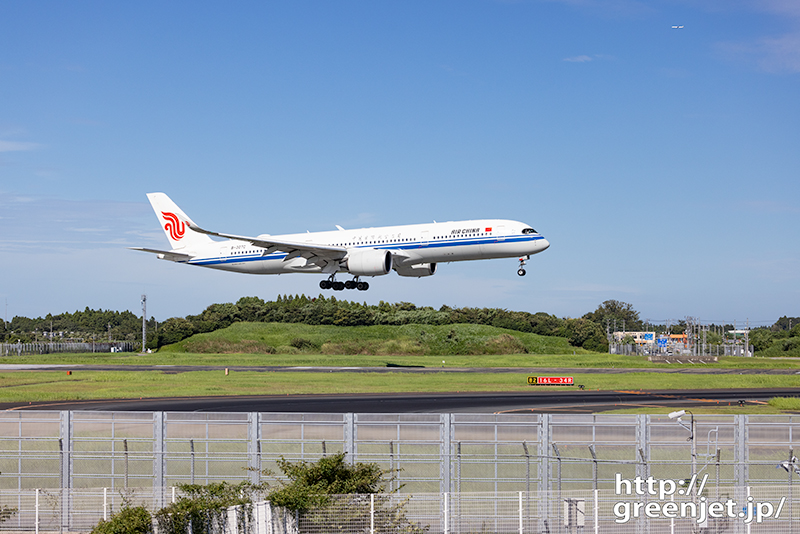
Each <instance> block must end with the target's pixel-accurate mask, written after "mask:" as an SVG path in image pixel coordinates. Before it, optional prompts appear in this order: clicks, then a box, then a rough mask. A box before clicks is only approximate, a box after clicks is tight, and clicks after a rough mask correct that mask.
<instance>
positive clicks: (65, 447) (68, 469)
mask: <svg viewBox="0 0 800 534" xmlns="http://www.w3.org/2000/svg"><path fill="white" fill-rule="evenodd" d="M60 419H61V421H60V425H59V433H60V437H59V440H58V443H59V447H60V449H61V521H60V522H59V523H60V525H59V528H60V529H61V530H64V529H66V530H70V523H71V522H70V515H71V512H72V507H71V501H72V499H71V495H70V489H71V488H72V412H70V411H62V412H61V418H60Z"/></svg>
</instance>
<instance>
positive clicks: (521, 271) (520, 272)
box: [517, 256, 531, 276]
mask: <svg viewBox="0 0 800 534" xmlns="http://www.w3.org/2000/svg"><path fill="white" fill-rule="evenodd" d="M529 259H531V257H530V256H523V257H522V258H520V259H519V269H517V274H518V275H520V276H525V269H524V268H523V267H525V260H529Z"/></svg>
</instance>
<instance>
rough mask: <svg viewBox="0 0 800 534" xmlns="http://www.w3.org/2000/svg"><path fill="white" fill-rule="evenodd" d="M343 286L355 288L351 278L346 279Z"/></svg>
mask: <svg viewBox="0 0 800 534" xmlns="http://www.w3.org/2000/svg"><path fill="white" fill-rule="evenodd" d="M344 288H345V289H355V288H356V282H354V281H353V280H348V281H347V282H345V283H344Z"/></svg>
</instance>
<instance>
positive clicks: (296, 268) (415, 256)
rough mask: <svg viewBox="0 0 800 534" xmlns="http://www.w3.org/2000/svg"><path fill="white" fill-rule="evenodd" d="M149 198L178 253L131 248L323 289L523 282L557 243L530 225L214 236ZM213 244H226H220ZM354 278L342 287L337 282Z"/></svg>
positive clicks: (482, 223)
mask: <svg viewBox="0 0 800 534" xmlns="http://www.w3.org/2000/svg"><path fill="white" fill-rule="evenodd" d="M147 198H148V199H149V200H150V204H151V206H152V207H153V211H155V213H156V217H157V218H158V221H159V224H160V225H161V226H162V228H163V230H164V233H165V234H166V236H167V239H168V240H169V243H170V245H171V246H172V248H171V249H170V250H156V249H150V248H139V247H131V250H138V251H142V252H149V253H152V254H156V255H158V258H159V259H162V260H169V261H173V262H176V263H185V264H188V265H197V266H200V267H209V268H212V269H219V270H223V271H233V272H239V273H249V274H284V273H316V274H324V275H328V278H326V279H324V280H322V281H321V282H320V283H319V287H320V288H321V289H333V290H334V291H341V290H343V289H358V290H359V291H366V290H367V289H369V283H368V282H366V281H363V280H361V277H374V276H382V275H386V274H389V273H390V272H391V271H392V270H394V271H395V272H396V273H397V274H398V275H400V276H407V277H415V278H421V277H423V276H432V275H433V274H434V273H435V272H436V271H437V265H438V264H439V263H449V262H454V261H467V260H485V259H491V258H513V257H519V267H518V269H517V274H518V275H519V276H525V269H524V266H525V264H526V260H528V259H530V257H531V255H532V254H538V253H539V252H542V251H543V250H545V249H547V248H548V247H549V246H550V243H549V242H548V241H547V239H545V238H544V237H542V236H541V235H540V234H539V233H538V232H537V231H536V230H534V229H533V228H531V227H530V226H528V225H527V224H524V223H521V222H517V221H509V220H503V219H481V220H471V221H458V222H443V223H437V222H433V223H428V224H411V225H404V226H385V227H379V228H359V229H355V230H345V229H344V228H342V227H341V226H339V225H336V228H337V229H336V230H335V231H328V232H306V233H304V234H286V235H277V236H271V235H269V234H261V235H259V236H256V237H248V236H240V235H233V234H225V233H221V232H212V231H209V230H205V229H203V228H201V227H200V226H199V225H198V224H197V223H195V222H194V221H193V220H192V219H190V218H189V217H188V216H187V215H186V214H185V213H184V212H183V211H182V210H181V209H180V208H179V207H178V206H177V204H175V203H174V202H173V201H172V200H171V199H170V198H169V197H168V196H167V195H166V194H164V193H148V194H147ZM211 236H214V237H218V238H222V239H224V241H217V240H213V239H211ZM338 273H349V274H351V275H353V279H352V280H348V281H346V282H341V281H337V280H336V274H338Z"/></svg>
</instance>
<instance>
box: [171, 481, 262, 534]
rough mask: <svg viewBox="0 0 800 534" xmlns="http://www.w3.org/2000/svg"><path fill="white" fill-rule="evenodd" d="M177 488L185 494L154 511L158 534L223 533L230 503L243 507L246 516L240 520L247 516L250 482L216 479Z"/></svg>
mask: <svg viewBox="0 0 800 534" xmlns="http://www.w3.org/2000/svg"><path fill="white" fill-rule="evenodd" d="M178 487H179V488H180V489H181V491H182V492H184V493H185V494H186V495H183V496H181V497H179V498H178V500H177V501H175V502H174V503H172V504H170V505H169V506H167V507H164V508H162V509H161V510H159V511H158V512H156V516H155V518H156V522H157V523H158V532H159V534H187V533H189V532H191V533H192V534H211V533H212V532H222V527H223V525H224V524H225V521H226V514H227V509H228V508H229V507H231V506H243V508H244V512H245V515H244V516H241V515H240V521H244V520H246V519H249V518H250V514H251V512H252V509H251V506H250V504H251V499H250V493H251V492H252V491H253V489H254V487H253V486H252V485H251V484H250V483H249V482H241V483H239V484H235V485H234V484H229V483H227V482H219V483H216V484H209V485H207V486H200V485H197V484H181V485H179V486H178Z"/></svg>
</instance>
